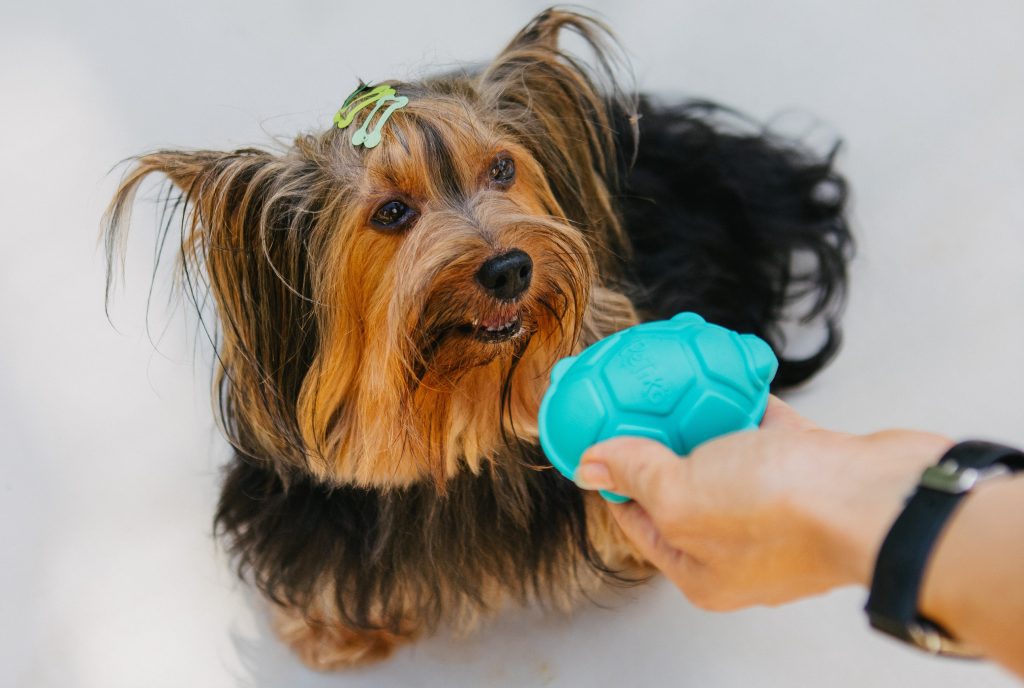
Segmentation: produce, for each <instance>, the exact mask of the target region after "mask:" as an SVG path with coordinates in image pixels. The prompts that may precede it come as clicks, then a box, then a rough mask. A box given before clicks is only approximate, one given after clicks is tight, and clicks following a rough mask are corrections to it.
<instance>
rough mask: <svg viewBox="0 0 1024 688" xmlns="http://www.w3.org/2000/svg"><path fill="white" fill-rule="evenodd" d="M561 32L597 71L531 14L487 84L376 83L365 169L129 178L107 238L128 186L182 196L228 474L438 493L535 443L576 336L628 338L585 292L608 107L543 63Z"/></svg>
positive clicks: (601, 214)
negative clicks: (251, 470)
mask: <svg viewBox="0 0 1024 688" xmlns="http://www.w3.org/2000/svg"><path fill="white" fill-rule="evenodd" d="M563 28H569V29H572V30H575V31H576V32H577V33H579V34H580V35H581V36H582V37H583V38H584V39H585V40H586V41H588V42H589V43H590V44H591V45H592V47H594V49H595V50H597V51H598V55H601V56H604V55H606V52H604V51H605V47H604V46H603V45H602V42H601V32H600V28H599V27H598V26H597V25H595V24H594V23H592V22H583V21H581V20H580V18H579V17H577V16H576V15H569V14H560V13H549V14H543V15H541V16H540V17H538V18H537V19H536V20H535V21H534V22H533V23H532V24H531V25H529V26H527V27H526V28H525V29H524V30H523V31H522V32H521V33H520V34H519V35H518V36H517V37H516V38H515V39H514V40H513V41H512V43H511V44H510V45H509V46H508V48H506V49H505V51H504V52H502V54H501V55H499V57H498V58H497V59H496V60H495V61H494V62H493V63H492V64H490V65H489V66H488V67H487V68H486V69H483V70H481V71H479V72H476V73H469V74H458V75H450V76H447V77H440V78H434V79H429V80H426V81H423V82H419V83H408V84H398V83H394V82H391V83H392V85H393V86H394V88H396V90H397V91H398V92H399V93H400V94H401V95H402V96H405V97H407V98H408V99H409V102H408V105H407V106H406V107H403V108H402V109H400V110H398V111H396V112H395V113H393V116H392V117H391V118H390V119H389V120H388V121H387V124H386V126H385V127H383V132H382V133H383V139H382V141H381V143H380V144H379V145H377V146H376V147H374V148H372V149H367V148H363V147H357V146H353V145H352V143H351V130H343V129H337V128H332V129H329V130H326V131H323V132H321V133H316V134H310V135H306V136H302V137H299V138H298V139H297V140H296V142H295V145H294V147H293V148H292V150H290V151H288V152H287V153H286V154H284V155H272V154H270V153H267V152H263V151H254V150H245V151H235V152H232V153H213V152H197V153H186V152H161V153H155V154H152V155H149V156H144V157H142V158H141V159H140V161H139V166H138V167H137V168H136V169H135V170H134V171H133V173H132V174H131V175H130V176H129V177H128V178H127V179H126V180H125V182H124V184H123V185H122V189H121V190H120V192H119V194H118V197H117V198H116V199H115V203H114V206H113V208H112V213H111V218H112V226H113V227H114V228H115V231H116V227H117V226H118V223H119V222H120V221H121V220H122V219H123V218H121V215H122V214H123V211H124V209H125V208H126V207H127V205H128V204H129V203H130V200H131V194H132V192H133V191H134V189H135V187H136V186H137V184H138V182H139V181H140V180H141V179H142V178H143V177H144V176H145V175H146V174H148V173H149V172H153V171H160V172H163V173H165V174H166V175H167V176H168V177H170V179H171V181H172V182H173V183H174V184H175V185H176V186H177V187H178V188H179V189H180V190H181V193H182V197H183V199H184V201H186V203H187V204H188V206H189V208H190V210H188V211H187V213H186V222H184V223H183V224H182V227H183V228H185V231H184V232H183V235H182V252H183V254H184V257H185V265H186V277H188V276H190V275H194V274H196V272H195V271H191V272H190V271H188V269H187V268H188V267H189V266H190V265H191V266H196V267H201V268H202V272H203V273H205V275H206V276H207V278H208V280H209V290H210V293H211V294H212V296H213V298H214V299H215V301H216V304H217V311H218V317H219V320H220V324H221V328H220V342H219V346H218V350H219V351H218V352H219V359H220V363H221V371H220V378H219V387H220V401H221V409H220V412H221V413H220V416H221V418H222V420H223V421H224V425H225V428H226V430H227V432H228V434H229V437H231V439H232V440H233V442H234V443H235V444H236V446H238V447H239V448H240V449H241V450H242V451H243V452H244V453H246V454H249V455H252V456H254V457H257V458H262V459H265V460H267V461H271V462H274V463H276V464H279V465H282V466H289V467H299V468H301V469H303V470H307V471H310V472H312V473H314V474H315V475H317V476H318V477H320V478H322V479H324V480H328V481H334V482H339V483H340V482H347V483H356V484H362V485H379V486H386V485H403V484H408V483H410V482H413V481H416V480H420V479H426V478H431V479H433V480H434V481H435V482H436V483H437V484H438V485H439V486H443V484H444V482H445V480H446V479H447V478H449V477H451V476H452V475H454V474H455V473H456V472H457V471H458V470H460V469H463V468H467V469H469V470H474V471H475V470H478V469H479V468H480V466H481V464H482V462H484V461H487V460H489V459H491V458H493V457H494V456H495V455H496V453H497V452H498V451H499V450H500V449H501V448H502V445H503V444H504V443H506V442H508V441H509V438H516V439H527V440H531V439H534V438H535V436H536V414H537V407H538V405H539V402H540V396H541V394H542V392H543V389H544V388H545V386H546V384H547V373H548V371H549V370H550V367H551V365H553V363H554V362H555V361H556V360H557V359H558V358H560V357H562V356H565V355H569V354H570V353H572V351H573V350H574V349H575V348H576V347H577V346H578V344H579V342H580V338H581V333H583V332H587V331H594V330H597V329H601V328H600V327H598V326H597V325H596V324H595V323H596V321H599V320H602V319H604V320H621V321H628V320H630V319H631V318H632V312H631V309H630V307H629V304H628V301H627V300H626V299H625V298H623V297H617V296H616V295H614V294H613V293H612V292H610V291H608V290H606V289H604V282H605V280H606V278H607V277H608V276H609V273H610V272H611V271H612V270H613V269H614V268H613V266H614V263H615V254H616V252H617V251H618V250H619V249H620V248H621V245H620V240H621V230H620V228H619V223H618V218H617V216H616V214H615V211H614V210H613V208H612V202H611V196H612V193H613V192H614V184H615V175H616V173H615V168H616V166H617V163H618V161H617V159H616V144H617V142H616V141H615V140H614V138H613V128H614V122H613V119H614V118H615V117H616V115H617V112H613V107H620V106H622V105H623V103H622V102H617V101H614V98H610V97H609V96H608V95H607V94H608V93H609V92H610V93H612V94H614V93H615V92H616V90H615V89H614V88H612V89H611V90H610V91H609V89H608V88H607V83H606V84H604V88H599V87H598V85H597V84H596V83H595V79H596V78H597V76H595V75H594V74H593V73H590V72H588V71H586V70H585V69H584V68H583V67H581V66H580V64H579V63H578V62H576V61H574V60H572V59H569V58H568V57H567V56H566V55H565V54H564V53H562V52H561V51H560V49H559V47H558V44H557V34H558V32H559V31H560V30H561V29H563ZM598 63H599V64H601V65H606V62H605V60H604V59H602V60H599V61H598ZM609 74H610V71H609V72H607V73H605V74H604V76H605V77H607V76H608V75H609ZM110 236H111V237H113V236H114V232H113V231H112V233H111V235H110Z"/></svg>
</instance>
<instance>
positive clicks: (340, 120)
mask: <svg viewBox="0 0 1024 688" xmlns="http://www.w3.org/2000/svg"><path fill="white" fill-rule="evenodd" d="M385 103H387V104H388V105H387V107H386V108H384V112H382V113H381V115H380V117H378V118H377V126H376V127H374V129H373V130H372V131H371V130H370V124H371V122H373V118H374V116H375V115H376V114H377V112H378V111H379V110H380V109H381V107H383V106H384V104H385ZM408 103H409V99H408V98H406V97H405V96H400V95H398V94H397V93H396V92H395V89H393V88H392V87H391V86H388V85H387V84H380V85H378V86H372V85H370V84H364V83H362V82H360V84H359V88H357V89H356V90H354V91H352V93H351V94H349V97H348V98H346V99H345V102H344V103H342V106H341V109H339V110H338V112H337V113H336V114H335V115H334V123H335V125H337V127H338V128H339V129H344V128H345V127H347V126H348V125H350V124H352V121H353V120H354V119H355V117H356V115H357V114H359V113H360V112H361V111H362V110H365V109H366V108H368V107H369V106H370V105H373V110H371V111H370V114H369V115H367V116H366V119H365V120H363V126H361V127H359V128H358V129H356V130H355V131H354V132H353V133H352V145H353V146H364V147H366V148H373V147H374V146H376V145H377V144H378V143H380V132H381V129H382V128H383V127H384V124H385V123H387V121H388V118H389V117H391V115H392V114H394V112H395V110H397V109H399V108H403V107H405V106H406V105H407V104H408Z"/></svg>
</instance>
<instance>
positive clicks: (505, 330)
mask: <svg viewBox="0 0 1024 688" xmlns="http://www.w3.org/2000/svg"><path fill="white" fill-rule="evenodd" d="M457 329H458V331H459V332H460V333H462V334H464V335H468V336H469V337H472V338H473V339H475V340H477V341H478V342H483V343H485V344H500V343H502V342H507V341H509V340H512V339H515V338H516V337H518V336H519V335H521V334H523V332H524V330H525V328H524V327H523V316H522V312H521V311H520V309H519V307H518V306H517V305H514V304H503V305H502V306H501V307H500V308H498V309H496V310H495V311H493V312H490V313H488V314H486V315H483V316H480V317H476V318H473V319H471V320H470V321H469V322H467V323H464V324H463V325H461V326H460V327H458V328H457Z"/></svg>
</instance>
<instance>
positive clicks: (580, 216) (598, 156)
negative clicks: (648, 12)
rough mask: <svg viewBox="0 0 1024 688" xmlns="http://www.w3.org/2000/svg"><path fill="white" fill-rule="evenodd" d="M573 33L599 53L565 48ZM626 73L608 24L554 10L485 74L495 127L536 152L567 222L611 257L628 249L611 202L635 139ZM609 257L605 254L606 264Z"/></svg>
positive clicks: (527, 30) (514, 41)
mask: <svg viewBox="0 0 1024 688" xmlns="http://www.w3.org/2000/svg"><path fill="white" fill-rule="evenodd" d="M567 34H570V35H572V34H574V35H575V38H576V39H578V40H577V42H579V43H582V46H583V47H584V48H585V49H588V50H589V51H590V52H591V53H592V55H591V58H590V59H589V60H587V61H584V60H582V59H581V58H579V57H577V56H574V55H573V54H571V53H569V52H568V51H567V50H566V49H565V47H564V46H563V45H562V43H563V39H564V38H566V37H567ZM627 71H628V69H627V64H626V60H625V59H624V58H623V57H622V51H621V49H620V48H619V47H618V44H617V43H616V41H615V39H614V37H613V36H612V35H611V33H610V32H609V30H608V29H607V27H605V25H604V24H602V23H601V22H600V21H598V20H596V19H594V18H592V17H588V16H586V15H582V14H577V13H573V12H565V11H559V10H547V11H545V12H543V13H541V14H539V15H538V16H537V17H535V18H534V19H533V20H532V21H531V22H530V23H529V24H528V25H527V26H526V27H524V28H523V30H522V31H520V32H519V34H518V35H516V37H515V38H513V39H512V42H511V43H509V45H508V46H507V47H506V48H505V50H504V51H502V52H501V54H500V55H498V57H497V58H496V59H495V60H494V62H492V63H491V64H490V65H489V66H488V67H487V69H486V70H484V72H483V73H482V75H481V77H480V92H481V95H482V97H483V98H484V100H485V103H486V104H487V105H488V106H489V107H490V108H491V109H492V111H493V112H495V114H496V115H497V117H496V122H495V126H497V127H498V128H499V129H501V130H503V131H505V132H506V133H509V134H511V135H512V136H513V137H514V138H515V139H516V140H518V141H519V142H520V143H521V144H523V145H524V146H525V147H526V148H527V149H528V150H529V151H530V153H531V154H532V155H533V156H534V158H536V160H537V161H538V162H539V163H540V165H541V166H542V168H543V169H544V172H545V174H546V175H547V178H548V183H549V184H550V185H551V190H552V191H553V192H554V194H555V197H556V199H557V200H558V202H559V204H560V205H561V206H562V211H563V212H564V213H565V215H566V217H567V218H568V219H569V220H571V221H573V222H575V223H578V224H579V225H580V226H581V228H583V229H584V231H587V232H591V233H593V238H594V239H596V240H597V241H596V242H594V245H595V246H596V247H603V248H607V249H609V255H611V254H612V253H619V254H620V255H621V254H622V253H623V252H625V251H627V250H628V242H626V241H625V240H624V237H623V234H622V229H621V226H620V223H619V220H618V217H617V215H616V211H615V208H614V204H613V202H612V197H613V196H614V194H615V193H616V192H617V188H618V184H619V176H620V173H621V170H622V167H623V165H622V163H623V158H624V157H629V155H630V154H631V150H628V149H630V148H631V146H632V144H633V141H635V127H636V119H635V117H634V116H633V115H634V113H635V111H636V102H635V98H634V97H633V95H632V93H633V89H632V87H631V85H630V88H628V89H623V87H622V86H621V85H620V80H621V78H622V76H623V75H624V74H625V73H627ZM623 130H625V131H623ZM624 142H626V143H625V145H623V143H624ZM622 149H627V150H626V153H625V155H624V154H623V153H622V152H621V150H622ZM604 258H605V256H602V255H599V256H598V259H599V260H600V261H601V262H602V263H604V262H605V261H604V260H603V259H604ZM604 267H605V268H609V267H610V265H604Z"/></svg>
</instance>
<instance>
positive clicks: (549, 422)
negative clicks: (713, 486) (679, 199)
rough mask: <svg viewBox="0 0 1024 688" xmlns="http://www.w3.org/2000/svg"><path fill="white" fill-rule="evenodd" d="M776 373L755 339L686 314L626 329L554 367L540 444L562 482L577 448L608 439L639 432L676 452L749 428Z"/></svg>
mask: <svg viewBox="0 0 1024 688" xmlns="http://www.w3.org/2000/svg"><path fill="white" fill-rule="evenodd" d="M777 369H778V361H777V360H776V358H775V354H774V353H773V352H772V349H771V347H770V346H768V344H766V343H765V342H764V341H763V340H761V339H760V338H758V337H756V336H754V335H751V334H742V335H741V334H737V333H736V332H733V331H732V330H728V329H725V328H724V327H719V326H717V325H711V324H709V323H707V322H705V321H704V319H703V318H702V317H700V316H699V315H697V314H696V313H680V314H679V315H677V316H675V317H674V318H672V319H671V320H662V321H658V322H649V323H643V324H641V325H636V326H634V327H630V328H628V329H626V330H623V331H621V332H617V333H615V334H613V335H611V336H609V337H606V338H605V339H602V340H601V341H599V342H596V343H595V344H593V345H591V346H590V347H588V348H587V349H585V350H584V351H583V352H581V353H580V354H578V355H577V356H573V357H570V358H565V359H562V360H561V361H559V362H558V363H557V364H556V365H555V367H554V369H553V370H552V371H551V386H550V387H549V388H548V391H547V393H546V394H545V395H544V400H543V402H542V403H541V407H540V442H541V446H542V447H543V449H544V453H545V454H546V455H547V457H548V459H549V460H550V461H551V464H552V465H553V466H554V467H555V468H557V469H558V470H559V471H560V472H561V473H562V474H563V475H564V476H566V477H567V478H570V479H572V476H573V473H575V471H576V466H577V465H579V461H580V457H581V455H582V454H583V451H584V450H585V449H586V448H587V447H589V446H590V445H592V444H594V443H596V442H600V441H602V440H606V439H608V438H610V437H617V436H620V435H633V436H639V437H647V438H650V439H653V440H657V441H658V442H661V443H662V444H665V445H667V446H668V447H670V448H671V449H672V450H673V451H674V452H676V453H677V454H681V455H686V454H688V453H689V452H691V451H693V449H694V448H695V447H697V446H698V445H699V444H701V443H702V442H706V441H707V440H709V439H712V438H714V437H718V436H720V435H724V434H726V433H730V432H736V431H739V430H747V429H751V428H755V427H757V425H758V423H760V422H761V417H762V416H763V415H764V410H765V408H766V407H767V404H768V386H769V383H770V382H771V381H772V378H773V377H775V372H776V370H777ZM602 494H603V495H604V496H605V498H606V499H609V500H610V501H617V502H623V501H626V499H625V498H624V497H621V496H619V495H614V494H611V493H602Z"/></svg>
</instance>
